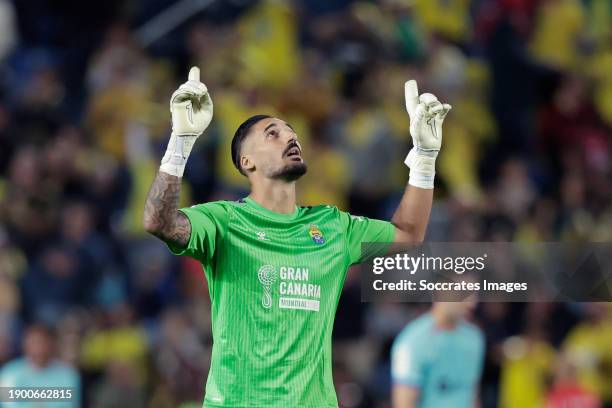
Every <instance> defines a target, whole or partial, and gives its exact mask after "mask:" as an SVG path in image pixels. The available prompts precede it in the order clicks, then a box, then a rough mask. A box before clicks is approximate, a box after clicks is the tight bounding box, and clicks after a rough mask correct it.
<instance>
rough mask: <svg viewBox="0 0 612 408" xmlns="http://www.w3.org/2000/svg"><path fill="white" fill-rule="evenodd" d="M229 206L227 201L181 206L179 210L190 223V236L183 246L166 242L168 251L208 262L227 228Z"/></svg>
mask: <svg viewBox="0 0 612 408" xmlns="http://www.w3.org/2000/svg"><path fill="white" fill-rule="evenodd" d="M229 206H230V205H229V202H227V201H213V202H210V203H205V204H197V205H194V206H192V207H189V208H181V209H180V211H181V212H182V213H183V214H185V215H186V216H187V218H188V219H189V222H190V223H191V236H190V237H189V243H188V244H187V247H185V248H180V247H178V246H176V245H173V244H170V243H167V245H168V248H169V249H170V252H172V253H173V254H174V255H186V256H190V257H192V258H195V259H197V260H199V261H200V262H203V263H210V261H211V260H212V258H213V257H214V255H215V249H216V248H217V245H218V243H219V242H220V241H221V239H222V238H223V236H224V234H225V231H226V230H227V224H228V220H229Z"/></svg>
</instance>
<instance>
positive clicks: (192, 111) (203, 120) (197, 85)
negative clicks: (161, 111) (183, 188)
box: [159, 67, 213, 177]
mask: <svg viewBox="0 0 612 408" xmlns="http://www.w3.org/2000/svg"><path fill="white" fill-rule="evenodd" d="M170 112H171V113H172V135H171V136H170V142H169V143H168V148H167V149H166V153H165V154H164V157H163V158H162V161H161V166H160V167H159V170H160V171H163V172H164V173H168V174H170V175H172V176H177V177H183V172H184V171H185V164H186V163H187V159H188V158H189V154H190V153H191V149H192V148H193V145H194V143H195V141H196V140H197V139H198V137H199V136H200V135H201V134H202V132H204V130H206V128H207V127H208V125H209V124H210V121H211V120H212V116H213V103H212V99H210V95H209V93H208V89H207V88H206V85H204V84H203V83H202V82H200V69H199V68H198V67H192V68H191V70H190V71H189V80H188V81H187V82H185V83H184V84H182V85H181V86H179V88H178V89H177V90H176V91H174V93H173V94H172V97H171V98H170Z"/></svg>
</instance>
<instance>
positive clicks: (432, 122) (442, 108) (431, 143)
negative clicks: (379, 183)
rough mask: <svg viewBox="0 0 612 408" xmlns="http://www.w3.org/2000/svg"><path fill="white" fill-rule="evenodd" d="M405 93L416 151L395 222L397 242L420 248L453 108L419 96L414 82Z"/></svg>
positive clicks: (409, 162) (410, 157)
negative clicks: (444, 131) (444, 127)
mask: <svg viewBox="0 0 612 408" xmlns="http://www.w3.org/2000/svg"><path fill="white" fill-rule="evenodd" d="M404 90H405V94H406V110H407V111H408V115H409V116H410V134H411V135H412V141H413V144H414V147H413V148H412V150H410V153H409V154H408V157H406V160H405V163H406V165H407V166H408V167H410V178H409V180H408V186H407V187H406V190H405V191H404V195H403V197H402V200H401V202H400V205H399V206H398V208H397V210H395V214H394V215H393V218H392V219H391V222H392V223H393V224H394V225H395V242H407V243H410V244H418V243H420V242H422V241H423V239H424V238H425V231H426V229H427V224H428V222H429V214H430V212H431V204H432V201H433V188H434V176H435V172H436V171H435V163H436V157H437V156H438V152H439V151H440V147H441V146H442V123H443V122H444V118H445V117H446V114H447V113H448V111H449V110H451V106H450V105H449V104H446V103H445V104H442V103H440V101H438V98H436V96H435V95H432V94H430V93H425V94H422V95H420V96H419V90H418V87H417V83H416V81H414V80H412V81H408V82H406V84H405V85H404Z"/></svg>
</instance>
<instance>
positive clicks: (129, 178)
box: [0, 0, 612, 408]
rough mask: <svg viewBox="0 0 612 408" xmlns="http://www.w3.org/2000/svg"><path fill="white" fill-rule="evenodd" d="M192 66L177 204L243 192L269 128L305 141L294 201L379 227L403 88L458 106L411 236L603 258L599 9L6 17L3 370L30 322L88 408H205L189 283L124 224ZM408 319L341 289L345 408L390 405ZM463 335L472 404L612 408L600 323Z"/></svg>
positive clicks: (596, 310) (563, 306)
mask: <svg viewBox="0 0 612 408" xmlns="http://www.w3.org/2000/svg"><path fill="white" fill-rule="evenodd" d="M160 13H162V14H160ZM191 65H198V66H199V67H200V68H201V70H202V80H203V82H205V83H206V84H207V86H208V88H209V90H210V92H211V95H212V98H213V101H214V104H215V114H214V119H213V122H212V125H211V128H210V129H209V130H208V131H207V132H206V134H205V135H204V136H203V137H201V138H200V140H199V141H198V143H197V145H196V147H195V151H194V153H193V154H192V155H191V158H190V160H189V163H188V165H187V170H186V176H185V188H184V191H183V192H184V200H183V204H184V205H188V204H191V203H195V202H202V201H208V200H216V199H237V198H239V197H242V196H244V195H245V193H246V189H245V188H246V185H245V179H244V178H242V177H241V176H239V174H238V172H237V171H235V169H234V168H233V167H232V164H231V160H230V154H229V141H230V139H231V136H232V135H233V132H234V130H235V129H236V127H237V126H238V124H239V123H240V122H241V121H242V120H244V119H245V118H246V117H248V116H249V115H251V114H254V113H271V114H277V115H280V117H282V118H284V119H286V120H287V121H289V122H290V123H291V124H292V125H293V126H294V127H295V128H296V130H297V132H298V134H299V136H300V139H301V140H302V141H303V145H304V148H305V156H306V161H307V163H308V164H309V167H310V170H309V173H308V175H307V176H306V177H305V178H304V179H303V180H302V181H300V183H299V184H298V189H299V193H300V201H301V203H303V204H313V203H317V204H319V203H327V204H335V205H337V206H339V207H340V208H341V209H344V210H349V211H351V212H353V213H355V214H360V215H367V216H371V217H379V218H383V219H389V218H390V216H391V214H392V211H393V210H394V208H395V207H396V205H397V203H398V200H399V197H400V195H401V192H402V190H403V186H404V185H405V183H406V181H407V178H408V171H407V169H406V168H405V166H404V165H403V159H404V156H405V155H406V153H407V152H408V150H409V148H410V143H411V142H410V136H409V131H408V125H409V122H408V116H407V114H406V112H405V109H404V101H403V83H404V81H405V80H407V79H411V78H414V79H417V80H418V82H419V86H420V89H421V92H426V91H428V92H433V93H435V94H436V95H438V97H439V98H440V99H441V100H443V101H448V102H450V103H451V104H452V105H453V107H454V108H453V110H452V111H451V113H450V114H449V116H448V118H447V121H446V122H445V128H444V143H443V148H442V152H441V154H440V157H439V160H438V174H437V177H436V185H437V187H436V192H435V194H436V200H435V203H434V209H433V213H432V217H431V222H430V227H429V230H428V237H427V239H428V240H430V241H520V242H536V241H597V242H609V241H610V240H611V239H612V182H611V181H612V180H611V174H612V162H611V156H610V153H611V142H612V136H611V126H612V2H610V1H609V0H385V1H378V2H372V1H349V0H333V1H332V0H327V1H326V0H312V1H294V2H290V1H287V2H284V1H252V0H233V1H205V0H201V1H198V0H193V1H191V0H184V1H170V0H152V1H149V0H147V1H145V0H139V1H138V0H133V1H129V0H126V1H118V0H105V1H93V2H90V1H80V2H76V1H74V2H73V1H68V0H62V1H51V0H47V1H43V0H28V1H15V2H11V1H8V0H0V365H2V364H4V363H6V362H7V361H10V360H11V359H13V358H16V357H19V356H20V355H21V351H22V350H21V343H22V338H23V333H24V331H25V330H26V328H27V327H28V326H29V325H30V324H32V323H35V322H43V323H44V324H46V325H49V326H51V327H53V328H55V329H56V332H57V356H58V358H60V359H62V360H63V361H65V362H68V363H69V364H71V365H72V366H74V368H75V369H76V370H78V373H79V374H80V376H81V380H82V394H83V398H84V406H88V407H111V406H112V407H130V408H132V407H144V406H150V407H160V408H161V407H175V406H181V407H184V408H185V407H199V406H200V405H201V401H202V396H203V388H204V382H205V378H206V374H207V370H208V366H209V356H210V347H211V333H210V317H209V299H208V293H207V287H206V282H205V280H204V275H203V274H202V272H201V268H200V266H199V265H198V264H197V263H195V262H194V261H191V260H189V259H181V258H173V257H171V256H170V253H169V252H168V251H167V250H166V248H165V247H164V246H163V245H162V244H161V243H160V242H158V241H156V240H155V239H153V238H151V237H149V236H147V235H146V234H145V233H144V231H143V229H142V227H141V224H140V219H141V214H142V209H143V203H144V198H145V196H146V192H147V189H148V187H149V184H150V182H151V181H152V178H153V176H154V174H155V171H156V169H157V167H158V165H159V160H160V157H161V155H162V153H163V151H164V149H165V146H166V143H167V140H168V136H169V119H170V117H169V111H168V99H169V96H170V95H171V93H172V91H173V90H174V89H175V87H176V86H177V85H178V84H179V83H181V82H183V81H184V80H185V77H186V73H187V71H188V68H189V66H191ZM426 306H427V305H408V304H364V303H361V302H360V287H359V279H358V276H357V275H356V272H355V271H351V272H349V275H348V278H347V281H346V285H345V290H344V294H343V296H342V299H341V301H340V305H339V309H338V314H337V318H336V325H335V331H334V370H335V371H334V377H335V381H336V387H337V391H338V397H339V401H340V404H341V406H342V407H387V406H389V390H390V378H389V347H390V344H391V342H392V340H393V337H394V336H395V335H396V334H397V333H398V332H399V331H400V330H401V329H402V328H403V327H404V325H405V324H406V323H407V322H409V321H410V320H411V319H412V318H414V316H415V315H416V314H417V313H419V312H421V311H422V310H423V309H424V308H425V307H426ZM476 322H477V323H478V325H479V326H481V327H482V329H483V330H484V332H485V334H486V339H487V357H486V363H485V368H484V373H483V378H482V384H481V397H482V408H488V407H497V406H499V407H504V408H506V407H507V408H531V407H544V406H545V401H546V400H547V398H548V395H549V394H550V393H551V392H552V391H551V390H552V389H553V387H554V385H555V384H556V383H558V382H559V381H561V380H563V381H566V382H568V383H570V384H579V385H580V386H581V387H583V388H584V389H586V390H588V392H589V393H591V394H592V395H594V396H596V397H597V398H600V399H602V400H603V401H605V403H606V404H607V405H606V407H610V406H612V306H611V304H605V303H602V304H586V303H582V304H569V303H554V304H553V303H533V304H500V303H487V304H481V305H480V306H479V307H478V309H477V313H476ZM117 395H121V396H123V399H122V402H121V403H119V402H117V401H116V398H114V397H116V396H117Z"/></svg>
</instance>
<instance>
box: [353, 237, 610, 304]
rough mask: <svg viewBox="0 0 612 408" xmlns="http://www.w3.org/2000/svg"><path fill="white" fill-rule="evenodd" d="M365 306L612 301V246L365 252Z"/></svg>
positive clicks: (375, 247)
mask: <svg viewBox="0 0 612 408" xmlns="http://www.w3.org/2000/svg"><path fill="white" fill-rule="evenodd" d="M362 251H363V253H364V254H366V257H367V259H368V262H366V263H364V264H362V265H361V267H360V268H361V282H362V291H361V292H362V300H363V301H377V300H386V301H404V302H419V301H423V302H429V301H434V300H435V301H461V300H463V299H465V298H466V297H468V296H474V295H476V296H477V297H478V299H479V300H480V301H503V302H529V301H578V302H581V301H584V302H589V301H612V244H601V243H588V244H577V243H529V244H525V243H509V242H508V243H506V242H503V243H502V242H499V243H498V242H495V243H488V242H480V243H465V242H459V243H452V242H444V243H427V244H423V245H420V246H405V245H399V244H393V245H390V244H375V243H369V244H363V246H362Z"/></svg>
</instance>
